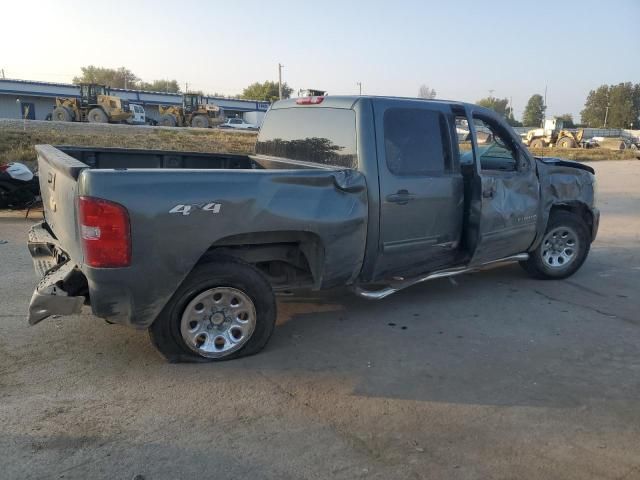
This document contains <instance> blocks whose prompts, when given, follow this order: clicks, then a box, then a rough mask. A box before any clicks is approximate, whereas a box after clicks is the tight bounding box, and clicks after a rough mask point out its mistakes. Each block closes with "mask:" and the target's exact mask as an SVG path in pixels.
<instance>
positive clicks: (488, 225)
mask: <svg viewBox="0 0 640 480" xmlns="http://www.w3.org/2000/svg"><path fill="white" fill-rule="evenodd" d="M469 113H470V115H471V118H470V120H471V121H470V123H471V125H470V127H471V128H470V131H471V133H472V141H473V149H472V151H467V153H466V154H463V155H462V158H463V164H464V163H468V162H469V161H472V162H473V165H470V166H467V168H469V171H471V172H472V173H473V176H474V177H475V183H476V188H474V189H471V190H470V194H471V195H472V197H473V198H471V199H470V201H471V208H470V210H469V214H470V218H469V228H468V229H467V244H468V245H469V247H470V253H471V254H472V257H471V262H470V263H471V265H479V264H482V263H485V262H489V261H492V260H498V259H501V258H504V257H507V256H510V255H515V254H518V253H523V252H526V251H527V249H528V248H529V246H530V245H531V243H532V242H533V240H534V237H535V235H536V225H537V213H538V205H539V200H540V186H539V183H538V177H537V174H536V170H535V165H534V162H533V161H532V159H531V157H530V155H528V154H527V153H526V152H525V150H524V146H523V145H522V142H521V141H520V140H519V139H518V138H516V136H515V134H513V133H512V131H511V130H510V128H509V127H508V126H506V125H505V124H504V123H503V122H502V121H501V120H499V119H498V118H496V117H494V116H493V115H490V114H486V113H483V112H469ZM465 159H466V162H465ZM463 168H465V166H464V165H463Z"/></svg>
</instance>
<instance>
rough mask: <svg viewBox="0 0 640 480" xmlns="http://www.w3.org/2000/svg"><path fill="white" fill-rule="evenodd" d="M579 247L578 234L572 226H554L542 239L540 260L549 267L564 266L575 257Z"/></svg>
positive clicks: (558, 267) (557, 267)
mask: <svg viewBox="0 0 640 480" xmlns="http://www.w3.org/2000/svg"><path fill="white" fill-rule="evenodd" d="M579 247H580V244H579V241H578V234H577V233H576V232H575V231H574V230H573V229H572V228H569V227H557V228H554V229H553V230H551V231H550V232H548V233H547V234H546V235H545V236H544V239H543V240H542V249H541V250H542V261H543V262H544V264H545V265H546V266H547V267H549V268H553V269H560V268H566V267H567V266H568V265H570V264H571V263H573V261H574V260H575V259H576V257H577V255H578V249H579Z"/></svg>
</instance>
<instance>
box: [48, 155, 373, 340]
mask: <svg viewBox="0 0 640 480" xmlns="http://www.w3.org/2000/svg"><path fill="white" fill-rule="evenodd" d="M36 150H37V152H38V166H39V171H40V186H41V191H42V198H43V204H44V211H45V219H46V221H45V225H43V228H44V231H43V232H41V233H43V235H44V234H45V233H46V232H50V233H51V234H52V238H53V239H54V240H52V242H55V245H54V246H53V247H54V248H53V249H52V251H55V252H58V253H59V252H63V255H62V256H63V257H64V258H68V259H69V260H68V261H69V262H71V263H72V264H73V266H77V269H79V270H80V271H81V272H82V273H83V275H84V276H85V277H86V278H87V281H88V289H89V297H90V299H91V307H92V309H93V312H94V314H96V315H97V316H99V317H102V318H108V319H110V320H111V321H114V322H119V323H128V324H132V325H134V326H136V327H139V328H143V327H147V326H148V325H149V324H150V323H151V322H152V321H153V320H154V319H155V317H156V316H157V315H158V313H159V312H160V310H161V309H162V307H163V306H164V304H165V303H166V302H167V301H168V299H169V297H170V295H171V294H172V292H174V291H175V289H176V288H177V287H178V285H179V284H180V283H181V282H182V280H183V279H184V278H185V277H186V276H187V275H188V273H189V272H190V271H191V270H192V269H193V267H194V266H195V265H196V264H197V263H198V261H199V260H200V259H201V258H202V257H203V256H204V255H206V254H207V252H208V251H211V249H212V248H214V249H215V248H219V247H223V248H231V247H230V246H233V245H243V246H244V245H256V244H257V245H260V244H266V243H273V242H274V241H275V242H276V243H278V242H283V243H288V244H291V243H297V244H300V245H303V246H304V249H306V250H305V251H306V255H307V260H306V261H308V262H309V264H310V268H311V271H312V273H313V275H312V278H310V279H309V282H310V283H308V284H307V285H304V286H305V287H315V288H320V287H321V286H332V285H338V284H344V283H348V282H349V281H352V280H353V279H354V278H355V277H356V276H357V274H358V273H359V271H360V268H361V265H362V262H363V255H364V251H363V248H362V246H363V245H364V244H365V243H366V235H367V233H366V230H367V220H368V202H367V189H366V182H365V179H364V176H363V175H362V174H361V173H359V172H357V171H354V170H346V169H343V168H339V167H327V166H323V165H319V164H313V163H307V162H300V161H294V160H282V159H276V158H272V157H265V156H260V155H256V156H253V155H235V154H219V153H195V152H176V151H153V150H130V149H116V148H91V147H67V146H63V147H54V146H51V145H38V146H36ZM81 196H85V197H92V198H98V199H104V200H107V201H110V202H115V203H117V204H119V205H121V206H123V207H124V208H125V209H126V211H127V212H128V217H129V222H130V236H131V265H130V266H128V267H126V268H93V267H90V266H88V265H86V264H85V263H84V261H83V251H82V244H81V239H80V233H79V226H78V213H77V205H78V198H79V197H81ZM234 248H235V247H234ZM301 248H302V247H301ZM159 259H161V260H159ZM327 265H328V266H329V267H326V266H327ZM149 278H155V279H158V278H161V279H162V281H161V282H157V281H155V282H152V283H153V285H154V286H153V288H149V283H150V282H149V281H148V279H149ZM133 299H135V303H134V302H133Z"/></svg>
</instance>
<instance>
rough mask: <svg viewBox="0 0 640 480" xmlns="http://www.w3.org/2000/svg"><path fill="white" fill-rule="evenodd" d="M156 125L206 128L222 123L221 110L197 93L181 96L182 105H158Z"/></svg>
mask: <svg viewBox="0 0 640 480" xmlns="http://www.w3.org/2000/svg"><path fill="white" fill-rule="evenodd" d="M158 110H159V112H160V119H159V120H158V125H162V126H164V127H189V126H191V127H196V128H208V127H212V126H215V125H218V124H220V123H222V121H223V120H224V118H223V117H224V115H223V110H222V109H221V108H220V107H219V106H218V105H216V104H214V103H209V101H208V100H207V99H205V98H204V97H203V96H202V95H200V94H198V93H185V94H184V95H182V105H180V106H178V105H160V106H159V107H158Z"/></svg>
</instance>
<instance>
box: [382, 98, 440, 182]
mask: <svg viewBox="0 0 640 480" xmlns="http://www.w3.org/2000/svg"><path fill="white" fill-rule="evenodd" d="M447 130H448V126H447V122H446V119H445V116H444V115H443V114H442V113H441V112H439V111H435V110H427V109H422V108H390V109H388V110H387V111H386V112H385V114H384V146H385V157H386V162H387V167H388V168H389V171H390V172H391V173H393V174H394V175H397V176H405V175H413V176H422V175H433V174H436V175H438V174H444V173H447V172H450V171H451V169H452V152H451V144H450V141H449V137H448V133H447Z"/></svg>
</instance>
